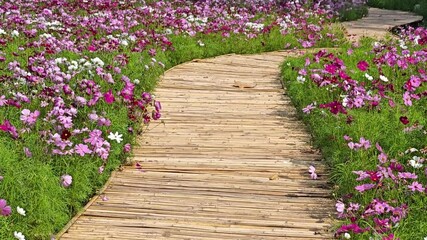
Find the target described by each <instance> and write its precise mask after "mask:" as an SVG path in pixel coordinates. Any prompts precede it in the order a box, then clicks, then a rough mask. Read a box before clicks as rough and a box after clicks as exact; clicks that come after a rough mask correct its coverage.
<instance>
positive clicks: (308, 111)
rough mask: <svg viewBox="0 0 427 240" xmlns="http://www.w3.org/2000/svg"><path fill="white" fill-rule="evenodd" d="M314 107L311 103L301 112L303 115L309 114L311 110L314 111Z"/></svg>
mask: <svg viewBox="0 0 427 240" xmlns="http://www.w3.org/2000/svg"><path fill="white" fill-rule="evenodd" d="M315 108H316V107H315V106H314V104H313V103H310V104H309V105H307V106H306V107H305V108H303V109H302V111H303V112H304V113H305V114H309V113H310V112H311V110H313V109H315Z"/></svg>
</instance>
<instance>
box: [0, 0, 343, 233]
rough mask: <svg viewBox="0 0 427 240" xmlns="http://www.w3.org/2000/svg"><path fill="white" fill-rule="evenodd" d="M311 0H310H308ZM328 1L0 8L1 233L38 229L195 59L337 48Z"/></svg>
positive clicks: (127, 147)
mask: <svg viewBox="0 0 427 240" xmlns="http://www.w3.org/2000/svg"><path fill="white" fill-rule="evenodd" d="M309 2H312V1H309ZM336 11H337V9H336V8H335V5H334V3H331V4H324V5H319V4H317V3H316V2H315V3H312V5H309V4H308V3H307V4H306V3H304V4H302V3H301V1H295V2H292V1H257V0H252V1H242V2H235V3H234V4H230V3H228V1H225V0H224V1H223V0H221V1H199V2H197V3H195V4H193V3H192V2H187V1H182V0H174V1H152V2H149V3H145V2H144V1H114V0H95V1H80V0H79V1H71V0H69V1H65V0H58V1H47V0H41V1H37V2H34V1H22V0H17V1H13V2H5V3H3V4H2V5H1V6H0V19H1V21H0V69H1V71H0V153H1V154H0V176H1V177H0V215H2V216H0V239H14V238H16V239H24V238H25V236H26V237H27V238H29V239H47V238H48V237H49V236H51V235H52V234H54V233H55V232H57V231H58V230H59V229H61V227H62V226H64V225H65V223H67V221H68V220H69V219H70V218H71V217H72V216H73V215H74V214H75V213H76V212H77V211H78V210H79V209H81V207H82V205H84V204H85V202H86V201H87V200H88V199H89V197H90V196H91V195H93V194H94V193H95V191H96V189H98V188H99V187H100V186H102V184H103V183H104V182H105V181H106V179H108V177H109V174H110V172H111V171H112V170H114V169H116V168H117V167H118V166H119V165H120V164H122V163H123V162H124V161H125V160H126V158H128V157H129V155H130V152H131V148H132V146H133V144H134V143H135V137H136V136H137V135H138V134H140V133H142V132H143V131H144V129H145V128H144V125H146V124H148V123H150V122H152V121H156V120H158V119H159V118H160V117H161V104H160V103H159V102H158V101H156V99H155V96H153V95H151V94H150V93H149V92H150V91H152V90H153V88H154V86H155V84H156V80H157V78H158V76H159V75H160V74H161V73H163V71H164V70H165V69H167V68H170V67H172V66H174V65H176V64H179V63H182V62H184V61H188V60H191V59H194V58H203V57H210V56H215V55H220V54H225V53H230V52H235V53H254V52H261V51H271V50H277V49H283V48H294V47H298V48H299V47H318V46H325V47H329V46H337V45H339V44H341V43H342V42H343V36H344V35H343V33H342V32H341V31H340V29H338V28H335V27H334V26H333V25H331V24H330V18H332V17H333V16H334V14H335V13H336Z"/></svg>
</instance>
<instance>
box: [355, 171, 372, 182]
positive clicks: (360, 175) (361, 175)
mask: <svg viewBox="0 0 427 240" xmlns="http://www.w3.org/2000/svg"><path fill="white" fill-rule="evenodd" d="M353 173H354V174H357V175H359V177H358V178H356V181H362V180H364V179H366V178H369V177H370V175H369V174H368V173H367V172H365V171H353Z"/></svg>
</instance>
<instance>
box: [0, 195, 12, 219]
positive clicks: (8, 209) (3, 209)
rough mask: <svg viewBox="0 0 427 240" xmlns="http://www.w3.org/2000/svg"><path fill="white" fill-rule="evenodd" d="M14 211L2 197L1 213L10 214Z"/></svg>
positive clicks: (0, 200)
mask: <svg viewBox="0 0 427 240" xmlns="http://www.w3.org/2000/svg"><path fill="white" fill-rule="evenodd" d="M11 213H12V208H11V207H10V206H8V205H7V202H6V200H4V199H0V215H2V216H9V215H10V214H11Z"/></svg>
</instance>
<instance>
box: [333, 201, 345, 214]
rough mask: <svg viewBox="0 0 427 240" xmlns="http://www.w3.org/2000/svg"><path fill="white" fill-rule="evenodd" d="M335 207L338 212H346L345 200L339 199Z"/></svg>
mask: <svg viewBox="0 0 427 240" xmlns="http://www.w3.org/2000/svg"><path fill="white" fill-rule="evenodd" d="M335 208H336V209H337V212H338V213H344V210H345V204H344V203H343V202H341V201H338V202H337V203H336V204H335Z"/></svg>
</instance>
